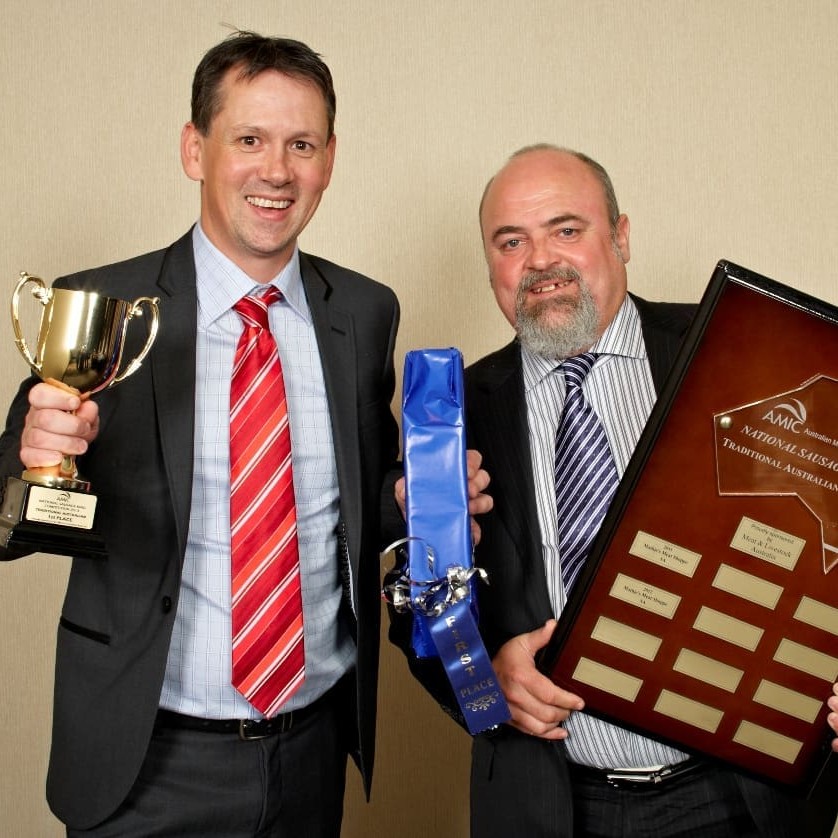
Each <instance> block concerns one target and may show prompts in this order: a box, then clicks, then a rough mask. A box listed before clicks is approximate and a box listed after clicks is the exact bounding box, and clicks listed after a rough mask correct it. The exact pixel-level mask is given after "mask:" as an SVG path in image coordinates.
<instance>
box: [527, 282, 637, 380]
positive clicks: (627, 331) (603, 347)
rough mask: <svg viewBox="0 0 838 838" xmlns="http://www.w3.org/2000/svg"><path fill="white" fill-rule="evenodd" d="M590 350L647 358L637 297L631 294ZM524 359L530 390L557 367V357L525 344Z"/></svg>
mask: <svg viewBox="0 0 838 838" xmlns="http://www.w3.org/2000/svg"><path fill="white" fill-rule="evenodd" d="M590 351H591V352H593V353H595V354H596V355H619V356H622V357H625V358H638V359H642V360H645V359H646V357H647V355H646V344H645V343H644V341H643V329H642V326H641V323H640V314H639V312H638V311H637V306H636V305H635V304H634V300H632V298H631V297H630V296H629V295H628V294H626V296H625V299H624V300H623V303H622V305H621V306H620V308H619V309H618V310H617V313H616V315H614V318H613V319H612V321H611V322H610V323H609V324H608V326H606V328H605V331H604V332H603V333H602V335H600V337H599V340H597V342H596V343H595V344H594V345H593V346H592V347H591V349H590ZM521 362H522V364H523V371H524V389H525V390H526V391H527V392H529V391H530V390H532V389H533V388H534V387H537V386H538V385H539V384H540V383H541V382H542V381H543V380H544V379H545V378H547V376H548V375H551V374H552V373H553V372H554V371H555V370H556V367H557V363H556V361H555V360H554V359H552V358H544V357H543V356H541V355H536V354H534V353H533V352H530V351H529V349H527V348H526V347H525V346H521Z"/></svg>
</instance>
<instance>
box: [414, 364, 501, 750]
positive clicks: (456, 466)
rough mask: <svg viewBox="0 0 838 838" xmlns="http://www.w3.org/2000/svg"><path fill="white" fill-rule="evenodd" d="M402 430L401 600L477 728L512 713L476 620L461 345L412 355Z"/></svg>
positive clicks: (419, 640)
mask: <svg viewBox="0 0 838 838" xmlns="http://www.w3.org/2000/svg"><path fill="white" fill-rule="evenodd" d="M402 435H403V442H404V467H405V488H406V507H407V531H408V539H407V542H406V544H407V554H408V561H407V568H406V570H405V573H404V574H403V576H402V592H403V594H404V595H403V596H402V604H403V605H404V606H405V607H409V608H410V610H411V611H412V612H413V635H412V643H413V650H414V652H415V653H416V655H417V656H418V657H437V656H438V657H439V658H440V660H441V661H442V663H443V666H444V667H445V671H446V674H447V675H448V679H449V681H450V683H451V686H452V688H453V690H454V693H455V695H456V697H457V701H458V703H459V705H460V709H461V711H462V714H463V717H464V719H465V721H466V725H467V727H468V729H469V731H470V732H471V733H472V734H474V733H480V732H481V731H483V730H486V729H487V728H490V727H494V726H496V725H498V724H501V723H503V722H505V721H507V720H508V719H509V718H510V713H509V708H508V707H507V705H506V701H505V699H504V697H503V693H502V692H501V690H500V688H499V687H498V684H497V677H496V676H495V672H494V670H493V669H492V664H491V661H490V660H489V656H488V654H487V653H486V648H485V646H484V645H483V640H482V638H481V637H480V631H479V629H478V627H477V621H478V615H477V601H476V597H475V594H474V584H475V583H474V576H475V575H482V574H478V571H476V570H475V569H474V567H473V562H472V544H471V522H470V518H469V514H468V476H467V468H466V442H465V420H464V410H463V359H462V355H461V354H460V352H459V350H457V349H421V350H415V351H413V352H408V353H407V356H406V358H405V370H404V384H403V405H402Z"/></svg>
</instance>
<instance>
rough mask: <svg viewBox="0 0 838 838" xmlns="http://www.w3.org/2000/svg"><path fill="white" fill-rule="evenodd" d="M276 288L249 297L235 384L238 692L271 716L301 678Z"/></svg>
mask: <svg viewBox="0 0 838 838" xmlns="http://www.w3.org/2000/svg"><path fill="white" fill-rule="evenodd" d="M281 297H282V295H281V294H280V292H279V291H278V290H277V289H276V288H274V287H273V286H269V287H268V289H267V290H266V291H265V292H264V293H262V294H261V296H259V297H243V298H242V299H241V300H239V302H238V303H236V305H235V306H234V309H235V310H236V311H237V312H238V314H239V315H240V316H241V318H242V320H243V321H244V331H243V333H242V335H241V337H240V338H239V343H238V347H237V348H236V359H235V363H234V366H233V378H232V382H231V385H230V525H231V542H230V543H231V552H232V611H233V613H232V620H233V686H234V687H235V688H236V689H237V690H238V691H239V692H240V693H241V694H242V695H243V696H244V697H245V698H246V699H247V700H248V701H249V702H250V703H251V704H252V705H253V706H254V707H255V708H256V709H257V710H259V711H260V712H261V713H263V714H264V715H265V716H267V717H270V716H273V715H275V714H276V713H277V711H278V710H279V708H280V707H281V706H282V705H283V704H284V703H285V702H286V701H287V700H288V698H289V697H290V696H291V695H292V694H293V693H294V692H295V691H296V690H297V689H298V688H299V686H300V685H301V684H302V683H303V680H304V678H305V660H304V651H303V606H302V595H301V590H300V562H299V553H298V549H297V514H296V509H295V506H294V484H293V481H292V477H291V434H290V430H289V426H288V407H287V403H286V398H285V386H284V384H283V380H282V367H281V365H280V362H279V354H278V353H277V348H276V341H275V340H274V337H273V335H272V334H271V330H270V327H269V325H268V306H269V305H271V303H274V302H276V301H277V300H279V299H281Z"/></svg>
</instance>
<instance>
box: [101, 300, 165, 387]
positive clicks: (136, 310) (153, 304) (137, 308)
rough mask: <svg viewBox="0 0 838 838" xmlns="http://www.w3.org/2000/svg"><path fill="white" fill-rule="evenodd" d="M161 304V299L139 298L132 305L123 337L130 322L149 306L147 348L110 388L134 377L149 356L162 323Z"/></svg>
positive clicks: (113, 380)
mask: <svg viewBox="0 0 838 838" xmlns="http://www.w3.org/2000/svg"><path fill="white" fill-rule="evenodd" d="M159 302H160V298H159V297H137V299H136V300H134V302H133V303H132V304H131V310H130V311H129V312H128V316H127V317H126V318H125V324H124V325H123V327H122V329H123V337H124V335H125V332H126V331H127V330H128V322H129V321H130V320H131V319H132V318H134V317H138V316H139V315H140V314H142V310H143V304H145V305H147V306H148V308H149V310H150V312H151V327H150V328H149V330H148V337H147V338H146V342H145V346H143V348H142V349H141V350H140V353H139V354H138V355H137V357H136V358H134V360H133V361H131V363H130V364H128V366H127V367H126V368H125V370H124V372H122V373H121V374H120V375H117V376H116V377H115V378H113V379H112V380H111V382H110V383H109V384H108V387H112V386H113V385H114V384H118V383H119V382H120V381H124V380H125V379H126V378H128V376H129V375H133V374H134V373H135V372H136V371H137V370H138V369H139V368H140V364H142V361H143V358H145V356H146V355H148V350H149V349H151V345H152V344H153V343H154V339H155V338H156V337H157V327H158V325H159V322H160V309H159V308H158V307H157V303H159Z"/></svg>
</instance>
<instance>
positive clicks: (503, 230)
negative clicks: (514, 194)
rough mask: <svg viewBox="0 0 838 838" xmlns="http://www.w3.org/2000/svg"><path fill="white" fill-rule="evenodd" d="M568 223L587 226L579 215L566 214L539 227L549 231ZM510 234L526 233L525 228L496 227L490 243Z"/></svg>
mask: <svg viewBox="0 0 838 838" xmlns="http://www.w3.org/2000/svg"><path fill="white" fill-rule="evenodd" d="M568 221H579V222H581V223H583V224H587V223H588V222H587V220H586V219H585V218H583V217H582V216H581V215H576V214H575V213H572V212H568V213H564V214H562V215H555V216H553V218H550V219H548V220H547V221H546V222H545V223H544V224H542V225H541V227H543V228H545V229H549V228H551V227H560V226H561V225H562V224H567V222H568ZM512 233H526V230H525V228H523V227H517V226H515V225H514V224H505V225H504V226H502V227H498V228H497V230H495V232H494V233H492V241H495V239H497V238H499V237H500V236H508V235H510V234H512Z"/></svg>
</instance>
